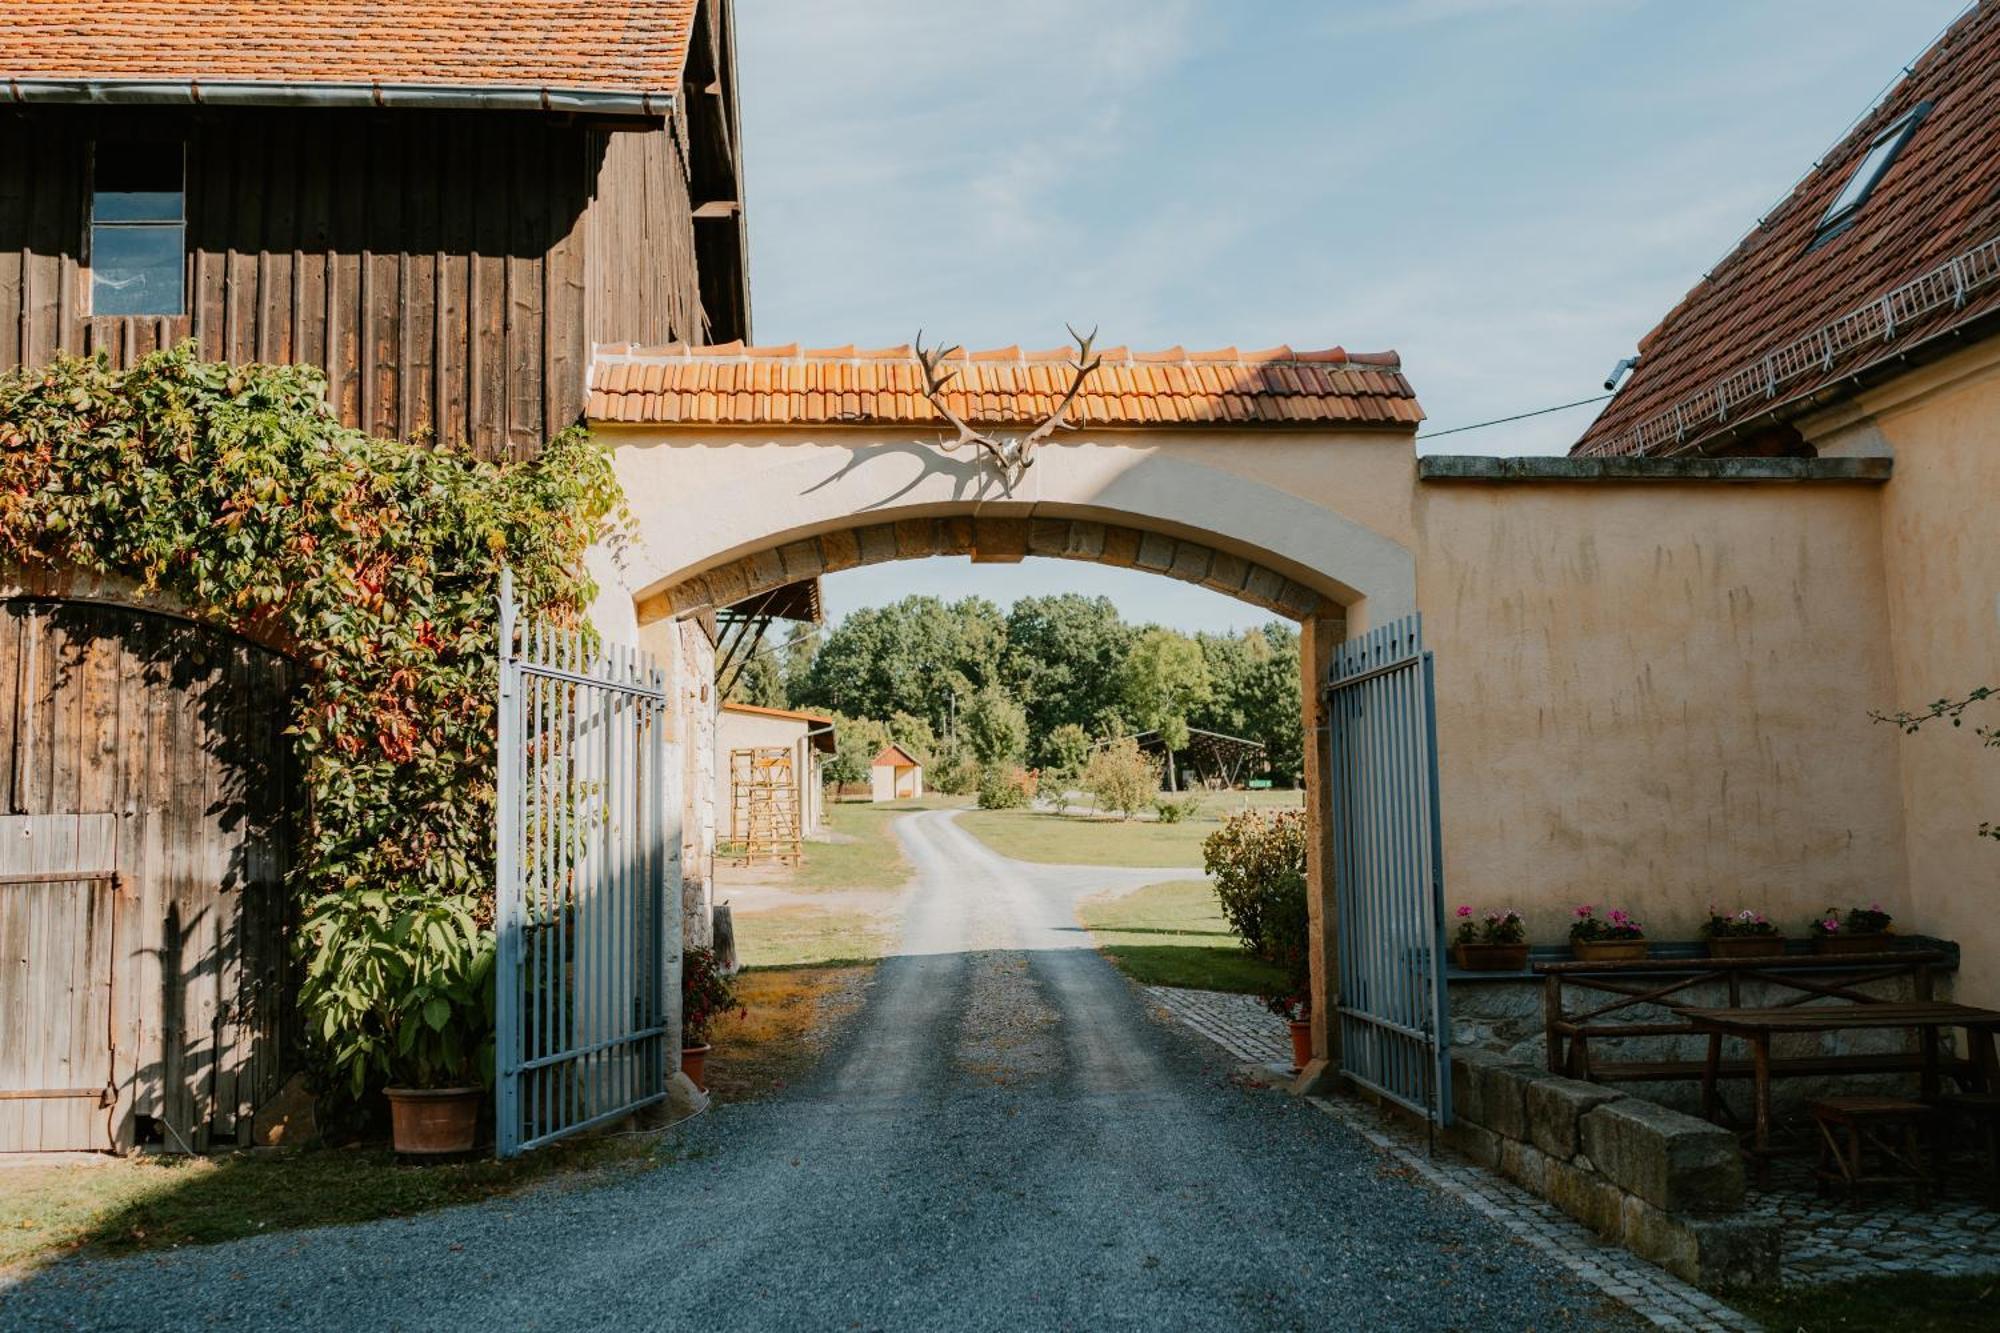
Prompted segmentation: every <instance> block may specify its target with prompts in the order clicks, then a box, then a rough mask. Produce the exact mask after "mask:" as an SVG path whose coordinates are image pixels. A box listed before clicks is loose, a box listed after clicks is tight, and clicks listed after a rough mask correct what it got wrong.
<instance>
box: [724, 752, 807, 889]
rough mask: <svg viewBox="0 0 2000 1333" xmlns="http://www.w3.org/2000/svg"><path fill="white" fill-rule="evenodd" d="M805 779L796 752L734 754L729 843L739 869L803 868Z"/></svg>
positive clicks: (730, 776) (731, 768) (732, 760)
mask: <svg viewBox="0 0 2000 1333" xmlns="http://www.w3.org/2000/svg"><path fill="white" fill-rule="evenodd" d="M800 837H801V825H800V802H799V776H798V771H797V764H796V762H795V760H794V758H793V754H792V752H791V750H789V749H786V748H784V747H782V746H757V747H753V748H750V749H742V750H731V751H730V752H729V842H730V845H731V846H732V848H733V849H734V852H735V859H736V861H737V864H739V865H755V864H757V863H758V862H759V861H776V862H780V863H783V864H785V865H797V864H798V861H799V855H800V849H799V842H800Z"/></svg>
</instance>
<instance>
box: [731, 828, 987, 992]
mask: <svg viewBox="0 0 2000 1333" xmlns="http://www.w3.org/2000/svg"><path fill="white" fill-rule="evenodd" d="M966 799H967V798H965V797H962V796H925V797H923V798H921V799H919V800H914V801H897V802H895V803H893V804H883V805H872V804H869V803H866V802H859V801H857V802H843V803H832V804H829V805H828V806H827V824H828V827H829V829H830V831H831V834H832V836H831V837H829V838H824V839H818V840H813V841H808V842H807V843H806V844H805V855H804V857H803V858H802V860H801V862H800V864H799V865H797V866H793V867H790V868H777V867H769V866H765V867H757V868H754V869H751V870H742V869H739V868H736V867H731V866H728V865H727V864H724V865H723V866H722V867H721V868H720V870H719V873H718V879H717V893H718V896H719V897H721V898H725V899H729V900H731V903H732V907H733V910H734V914H735V919H736V953H737V957H738V958H740V959H741V960H742V961H743V964H744V965H745V966H746V967H758V968H764V967H796V966H800V965H807V964H810V965H818V966H833V965H840V964H847V963H857V962H868V961H872V960H874V959H877V958H880V957H881V956H882V954H883V952H884V950H885V949H886V948H887V946H888V945H890V944H891V943H893V942H894V940H895V936H896V916H895V909H896V906H897V903H898V902H899V890H900V889H901V888H902V885H903V883H904V882H905V881H906V880H907V879H908V878H909V876H910V867H909V864H908V863H907V862H906V861H905V860H904V859H903V853H902V849H901V847H899V846H898V845H897V843H896V835H895V833H894V832H893V831H892V830H891V829H890V827H889V826H890V824H891V823H892V822H893V821H894V820H895V819H896V818H897V817H898V816H900V815H906V814H908V813H910V812H911V811H913V810H941V809H947V808H950V807H952V806H958V805H964V804H965V803H966ZM739 875H741V876H745V877H750V876H754V877H755V878H754V880H752V879H747V878H746V879H737V878H736V876H739ZM764 890H776V891H778V892H776V893H775V894H771V893H767V892H765V891H764Z"/></svg>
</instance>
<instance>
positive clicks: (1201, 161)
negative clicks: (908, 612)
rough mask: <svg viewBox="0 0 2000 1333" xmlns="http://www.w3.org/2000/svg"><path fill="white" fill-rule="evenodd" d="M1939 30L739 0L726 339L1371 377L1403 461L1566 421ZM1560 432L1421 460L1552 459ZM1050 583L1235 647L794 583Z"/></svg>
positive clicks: (1395, 8) (1735, 12)
mask: <svg viewBox="0 0 2000 1333" xmlns="http://www.w3.org/2000/svg"><path fill="white" fill-rule="evenodd" d="M1962 8H1963V4H1962V0H1893V2H1892V3H1884V2H1883V0H1761V2H1759V0H1402V2H1401V3H1396V2H1395V0H1377V2H1375V3H1359V2H1352V0H1319V2H1318V3H1305V2H1303V0H1087V3H1080V2H1079V0H844V2H843V3H838V4H835V3H830V0H740V3H739V5H738V10H737V13H738V23H739V26H740V33H739V53H738V60H739V70H740V77H741V81H742V90H741V93H742V107H743V119H744V140H745V146H746V147H745V152H746V161H747V171H748V176H749V180H748V186H747V190H748V201H747V202H748V216H749V220H750V238H751V256H752V257H751V281H752V284H753V318H754V321H755V326H756V334H757V337H758V339H759V340H760V341H763V342H791V341H794V340H796V341H799V342H803V343H807V344H839V343H846V342H856V343H863V344H867V343H899V342H906V341H908V340H909V339H910V337H911V336H912V335H913V334H914V333H915V332H916V330H917V329H918V328H919V327H922V328H924V329H926V330H928V331H929V332H930V333H931V334H932V335H933V336H940V337H943V338H945V339H948V340H950V341H953V342H961V343H964V344H966V345H968V346H972V347H980V346H999V345H1005V344H1008V343H1015V342H1019V343H1022V344H1024V345H1027V346H1054V345H1057V344H1059V343H1061V342H1062V341H1063V337H1064V335H1063V331H1062V326H1063V322H1064V321H1065V320H1068V321H1071V322H1075V323H1078V324H1079V325H1081V326H1088V325H1090V324H1092V323H1095V324H1098V325H1099V326H1100V328H1101V330H1102V333H1101V337H1102V340H1103V341H1104V342H1106V343H1127V344H1130V345H1132V346H1134V347H1148V346H1151V347H1164V346H1170V345H1173V344H1176V343H1179V344H1183V345H1185V346H1188V347H1212V346H1220V345H1225V344H1235V345H1237V346H1240V347H1246V348H1250V347H1265V346H1270V345H1272V344H1276V343H1290V344H1291V345H1293V346H1294V347H1302V348H1303V347H1324V346H1329V345H1332V344H1336V343H1338V344H1341V345H1343V346H1346V347H1348V348H1350V349H1357V350H1376V349H1380V348H1385V347H1394V348H1395V349H1397V350H1398V351H1400V352H1401V353H1402V355H1403V362H1404V368H1405V371H1406V373H1408V375H1409V376H1410V378H1411V379H1412V381H1413V382H1414V383H1415V385H1416V388H1417V392H1418V394H1419V396H1420V397H1421V399H1422V401H1423V403H1424V407H1425V409H1426V411H1427V412H1428V413H1429V414H1430V423H1429V426H1428V428H1429V429H1438V430H1442V429H1446V428H1449V427H1452V426H1458V425H1464V424H1468V423H1471V422H1476V421H1483V420H1486V419H1488V418H1492V417H1499V416H1505V415H1508V414H1510V413H1514V412H1521V411H1527V410H1529V409H1533V408H1539V407H1545V406H1549V405H1551V404H1555V403H1561V402H1567V401H1570V400H1573V399H1578V398H1584V397H1587V396H1589V395H1591V394H1593V393H1597V392H1600V388H1599V385H1600V383H1601V381H1602V380H1603V378H1604V376H1605V373H1606V372H1607V371H1609V370H1610V368H1611V365H1612V363H1613V362H1614V361H1616V360H1617V359H1618V358H1619V357H1621V356H1624V355H1627V354H1629V353H1630V352H1631V350H1632V347H1633V345H1634V343H1635V342H1636V341H1637V340H1638V338H1639V337H1640V336H1641V335H1642V334H1644V333H1645V332H1646V330H1647V329H1649V328H1650V327H1651V326H1652V324H1653V323H1654V321H1655V320H1657V319H1658V318H1659V316H1660V315H1661V314H1663V313H1664V312H1665V311H1666V310H1667V309H1668V308H1669V307H1671V306H1672V305H1673V304H1674V303H1675V302H1676V301H1677V300H1678V299H1679V298H1680V295H1681V294H1682V293H1683V292H1684V291H1685V290H1686V289H1687V288H1688V287H1689V286H1690V285H1691V284H1692V283H1693V282H1694V281H1696V280H1697V279H1698V278H1699V277H1700V276H1701V273H1702V271H1703V270H1704V269H1705V268H1706V267H1707V266H1708V265H1710V264H1711V263H1713V262H1714V261H1715V260H1716V259H1718V258H1720V257H1721V256H1722V255H1723V254H1724V253H1725V252H1726V251H1727V250H1728V249H1729V248H1730V246H1731V245H1732V244H1733V243H1734V242H1735V240H1736V238H1737V237H1738V236H1739V235H1740V234H1742V232H1744V231H1745V230H1746V229H1747V228H1748V227H1749V226H1750V225H1751V224H1752V223H1753V222H1754V221H1755V219H1756V217H1757V216H1758V214H1759V213H1761V212H1763V211H1764V210H1766V209H1768V208H1769V207H1770V206H1771V205H1772V204H1773V203H1775V202H1776V201H1777V200H1778V199H1779V198H1780V197H1781V196H1782V195H1783V194H1784V193H1785V192H1786V191H1787V190H1788V188H1789V187H1790V185H1791V183H1792V181H1793V180H1794V179H1795V178H1796V177H1797V176H1799V175H1800V174H1801V173H1803V172H1804V171H1805V170H1807V169H1808V168H1809V167H1810V166H1811V165H1812V163H1813V161H1814V159H1815V158H1816V157H1818V155H1819V154H1820V153H1821V152H1822V151H1824V150H1825V149H1826V148H1827V147H1829V146H1830V145H1831V144H1832V142H1833V141H1834V140H1835V138H1836V137H1837V135H1838V134H1839V132H1840V131H1841V130H1842V129H1843V128H1844V127H1845V126H1846V125H1847V124H1848V123H1849V122H1850V121H1851V120H1852V119H1853V118H1854V117H1855V116H1856V115H1858V114H1859V113H1860V112H1861V111H1863V110H1864V109H1865V108H1866V107H1867V106H1868V105H1869V104H1870V103H1871V102H1872V101H1873V100H1874V98H1875V96H1876V95H1877V94H1878V93H1879V92H1880V91H1881V90H1882V89H1883V87H1884V85H1885V84H1886V83H1887V82H1888V81H1889V80H1890V79H1891V78H1892V77H1893V76H1895V75H1896V73H1897V71H1898V70H1899V68H1900V67H1901V66H1902V65H1904V64H1905V63H1907V62H1908V61H1910V60H1912V59H1914V58H1915V56H1916V55H1917V54H1918V53H1919V52H1920V51H1921V50H1922V49H1923V47H1924V46H1925V45H1926V44H1927V43H1928V41H1929V40H1930V39H1931V38H1932V37H1933V36H1934V35H1935V34H1936V33H1937V32H1938V31H1939V29H1941V28H1942V27H1943V26H1945V24H1947V23H1948V22H1949V21H1950V20H1951V18H1952V17H1953V16H1954V15H1955V14H1957V13H1958V12H1959V11H1960V10H1961V9H1962ZM1590 411H1591V409H1588V408H1586V409H1581V410H1577V411H1572V412H1566V413H1562V414H1558V415H1555V416H1549V417H1543V418H1540V419H1538V420H1535V421H1530V422H1523V423H1520V424H1517V425H1514V426H1504V427H1497V428H1494V429H1491V430H1483V431H1475V432H1470V433H1466V434H1461V435H1454V436H1452V437H1451V438H1450V439H1449V440H1445V441H1440V442H1439V444H1438V445H1437V446H1436V447H1437V448H1440V449H1444V450H1448V451H1450V452H1454V453H1472V452H1479V453H1559V452H1562V451H1563V450H1564V449H1566V448H1567V447H1568V445H1569V443H1570V442H1571V441H1572V440H1573V439H1574V438H1575V437H1576V435H1577V433H1578V432H1579V431H1580V430H1581V429H1582V427H1583V426H1584V424H1585V423H1586V422H1587V420H1588V418H1589V413H1590ZM1420 447H1425V446H1420ZM1063 590H1077V591H1085V592H1103V593H1105V594H1106V595H1108V596H1111V597H1112V598H1113V599H1114V600H1115V601H1117V602H1118V603H1119V604H1120V606H1121V608H1123V609H1124V610H1125V611H1126V614H1127V615H1128V617H1130V618H1133V619H1139V620H1158V621H1162V622H1164V623H1169V624H1177V625H1180V626H1182V627H1183V628H1187V629H1220V628H1228V627H1232V626H1239V625H1247V624H1253V623H1256V622H1258V621H1259V620H1261V619H1263V618H1265V617H1264V616H1263V615H1262V613H1260V612H1258V611H1256V610H1255V609H1254V608H1251V607H1247V606H1244V605H1242V604H1240V603H1236V602H1233V601H1230V600H1229V599H1227V598H1223V597H1220V596H1217V595H1215V594H1210V593H1206V592H1203V591H1201V590H1198V589H1194V588H1191V587H1188V586H1187V585H1183V584H1178V583H1173V582H1171V581H1168V580H1165V579H1161V578H1158V577H1156V576H1151V575H1135V574H1130V573H1127V572H1124V571H1117V570H1110V569H1100V568H1097V567H1095V566H1087V565H1064V564H1059V563H1056V562H1047V561H1040V562H1038V561H1030V562H1027V563H1025V564H1022V565H1019V566H1012V567H1007V566H998V567H996V566H980V567H978V568H976V569H975V568H974V567H972V566H971V565H969V564H968V563H966V562H964V561H922V562H915V563H909V564H893V565H883V566H876V567H874V568H871V569H866V570H858V571H853V572H851V573H848V574H843V575H839V576H836V577H834V578H831V579H829V580H828V581H827V585H826V594H827V602H828V605H829V609H830V611H831V612H832V613H833V614H835V615H836V616H837V615H839V614H842V613H844V612H845V611H847V610H849V609H852V608H853V607H855V606H858V605H867V604H871V603H876V602H881V601H886V600H892V599H893V598H895V597H898V596H901V595H903V594H904V593H906V592H911V591H916V592H935V593H938V594H939V595H943V596H956V595H963V594H965V593H971V592H977V593H980V594H982V595H984V596H988V597H991V598H993V599H994V600H995V601H998V602H1001V603H1003V604H1004V603H1007V602H1010V601H1012V600H1013V599H1014V598H1015V597H1017V596H1021V595H1024V594H1027V593H1032V592H1046V591H1063Z"/></svg>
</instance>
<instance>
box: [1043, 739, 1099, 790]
mask: <svg viewBox="0 0 2000 1333" xmlns="http://www.w3.org/2000/svg"><path fill="white" fill-rule="evenodd" d="M1042 752H1043V754H1044V755H1045V756H1046V758H1045V759H1044V760H1043V763H1042V771H1043V773H1044V775H1045V779H1046V781H1047V782H1048V783H1049V789H1050V790H1051V791H1053V792H1054V793H1055V794H1056V795H1057V796H1061V795H1062V793H1063V792H1064V791H1066V790H1067V789H1068V788H1070V787H1073V786H1075V785H1076V780H1077V779H1078V778H1080V777H1082V776H1083V766H1084V765H1085V764H1087V763H1089V762H1090V733H1089V732H1087V731H1085V730H1084V729H1083V728H1082V727H1080V726H1078V725H1077V724H1076V723H1074V722H1065V723H1063V724H1062V725H1061V726H1059V727H1057V728H1056V729H1055V730H1054V731H1052V732H1050V733H1049V734H1048V737H1047V739H1046V740H1045V742H1044V743H1043V750H1042Z"/></svg>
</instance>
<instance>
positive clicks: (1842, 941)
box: [1813, 930, 1895, 953]
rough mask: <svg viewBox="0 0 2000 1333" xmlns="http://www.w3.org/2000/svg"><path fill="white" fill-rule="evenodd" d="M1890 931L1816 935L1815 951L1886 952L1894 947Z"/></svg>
mask: <svg viewBox="0 0 2000 1333" xmlns="http://www.w3.org/2000/svg"><path fill="white" fill-rule="evenodd" d="M1889 941H1890V936H1889V932H1888V931H1886V930H1878V931H1876V932H1875V933H1874V934H1873V935H1815V936H1813V952H1814V953H1884V952H1886V951H1888V950H1890V949H1893V948H1894V947H1895V945H1893V944H1891V943H1890V942H1889Z"/></svg>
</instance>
